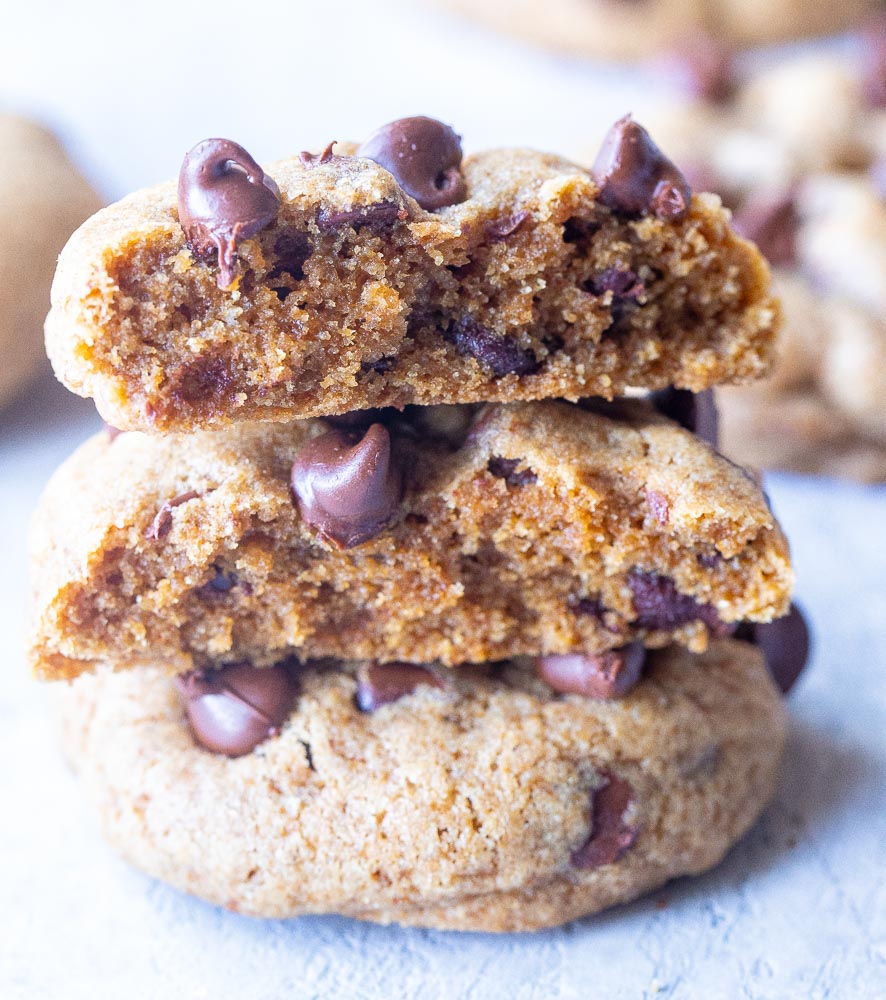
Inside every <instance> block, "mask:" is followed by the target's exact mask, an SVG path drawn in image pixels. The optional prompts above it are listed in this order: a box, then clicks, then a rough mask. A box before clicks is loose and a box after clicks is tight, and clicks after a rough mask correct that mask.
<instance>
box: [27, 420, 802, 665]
mask: <svg viewBox="0 0 886 1000" xmlns="http://www.w3.org/2000/svg"><path fill="white" fill-rule="evenodd" d="M588 406H590V407H592V408H583V407H581V406H578V405H573V404H569V403H552V402H545V403H522V404H512V405H503V404H493V405H490V406H489V407H486V408H483V409H480V410H477V411H474V410H471V409H470V408H461V409H459V408H454V409H443V410H431V411H428V410H426V409H424V408H416V409H415V410H407V412H406V413H404V414H402V415H401V414H399V413H397V412H396V411H393V412H390V411H386V412H381V413H380V412H376V413H374V414H372V413H371V414H363V415H360V414H357V415H353V416H352V417H351V418H349V421H350V422H349V423H348V424H346V425H341V424H335V423H330V422H329V421H322V420H317V421H296V422H294V423H292V424H248V425H240V426H238V427H235V428H232V429H230V430H228V431H224V432H205V433H200V434H194V435H182V436H164V437H158V436H154V435H145V434H139V433H130V434H121V435H117V436H116V437H113V438H112V437H111V436H110V435H106V434H101V435H99V436H97V437H95V438H94V439H93V440H91V441H89V442H88V443H87V444H85V445H84V446H83V447H82V448H81V449H79V450H78V452H77V453H76V454H75V455H74V456H73V457H72V458H71V459H70V460H69V461H68V462H67V463H66V464H65V465H64V466H63V467H62V468H61V469H60V470H59V471H58V472H57V473H56V475H55V476H54V478H53V480H52V481H51V483H50V485H49V487H48V488H47V491H46V494H45V496H44V498H43V501H42V504H41V506H40V508H39V510H38V512H37V514H36V516H35V519H34V524H33V537H32V553H33V579H34V584H35V590H36V600H35V624H34V630H33V639H32V662H33V664H34V668H35V670H36V672H37V673H38V674H39V675H40V676H42V677H45V678H50V679H51V678H57V677H71V676H74V675H76V674H77V673H80V672H81V671H83V670H89V669H91V668H93V667H94V666H95V665H97V664H99V663H102V662H104V663H112V664H113V665H114V666H115V668H118V669H119V668H123V667H128V666H133V665H138V664H140V663H142V664H144V663H153V662H160V663H162V664H163V665H164V666H165V667H166V669H168V670H169V671H171V672H176V673H181V672H186V671H190V670H193V669H195V668H200V667H205V666H215V665H217V664H219V663H224V662H236V661H239V660H249V661H251V662H253V663H257V664H262V663H265V662H274V661H275V660H278V659H280V658H282V657H284V656H286V655H289V654H294V655H296V656H298V657H299V658H300V659H307V658H310V657H316V656H337V657H340V658H354V657H360V658H366V659H374V660H381V661H390V660H406V661H408V662H414V663H427V662H432V661H441V662H443V663H446V664H455V663H460V662H469V663H480V662H487V661H490V660H496V659H502V658H506V657H510V656H514V655H518V654H528V655H538V654H542V653H566V652H582V653H595V652H600V651H603V650H609V649H613V648H615V647H620V646H623V645H625V644H626V643H630V642H633V641H634V640H637V639H641V640H642V641H643V642H645V643H646V645H648V646H662V645H665V644H667V643H669V642H672V641H678V642H681V643H684V644H686V645H687V646H689V647H690V648H692V649H695V650H701V649H703V648H704V646H705V645H706V643H707V641H708V639H709V637H711V636H717V635H724V634H726V633H727V632H728V631H729V630H730V627H731V624H732V623H736V622H739V621H743V620H752V621H770V620H772V619H773V618H777V617H778V616H779V615H782V614H784V613H785V612H786V611H787V610H788V604H789V599H790V593H791V589H792V586H793V573H792V570H791V566H790V558H789V553H788V546H787V542H786V540H785V538H784V535H783V534H782V532H781V529H780V528H779V526H778V524H777V522H776V520H775V518H774V516H773V514H772V512H771V510H770V509H769V506H768V504H767V502H766V499H765V497H764V496H763V494H762V492H761V490H760V487H759V485H758V484H757V483H756V482H755V481H754V480H753V479H752V478H751V477H750V476H749V475H747V474H746V473H745V472H743V471H742V470H741V469H740V468H738V467H737V466H735V465H733V464H732V463H731V462H729V461H727V460H726V459H725V458H723V457H722V456H721V455H719V454H718V453H717V452H716V451H714V450H713V449H712V448H711V447H709V446H708V445H707V444H705V443H704V442H703V441H702V440H700V438H699V437H697V436H696V435H694V434H692V433H690V432H689V431H688V430H685V429H683V428H682V427H679V426H677V425H676V424H674V423H672V422H671V421H669V420H666V419H665V418H663V417H661V416H659V415H657V414H656V413H655V412H654V411H653V410H652V409H651V407H650V406H648V405H647V404H645V403H642V402H640V401H634V402H624V403H621V404H588ZM373 421H374V423H373Z"/></svg>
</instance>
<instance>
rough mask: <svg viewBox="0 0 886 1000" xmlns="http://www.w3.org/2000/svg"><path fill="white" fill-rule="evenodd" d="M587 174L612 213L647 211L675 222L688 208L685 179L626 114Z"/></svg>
mask: <svg viewBox="0 0 886 1000" xmlns="http://www.w3.org/2000/svg"><path fill="white" fill-rule="evenodd" d="M591 173H592V174H593V177H594V180H595V181H596V182H597V184H598V185H599V187H600V201H601V202H602V203H603V204H604V205H607V206H608V207H609V208H611V209H612V210H613V211H615V212H624V213H626V214H627V215H644V214H646V213H649V212H651V213H652V214H653V215H655V216H656V218H659V219H662V220H664V221H665V222H676V221H678V220H680V219H682V218H683V217H684V216H685V215H686V212H687V211H688V210H689V204H690V202H691V200H692V192H691V190H690V189H689V185H688V184H687V183H686V178H685V177H684V176H683V175H682V174H681V173H680V171H679V170H678V169H677V168H676V167H675V166H674V164H673V163H672V162H671V161H670V160H669V159H668V158H667V157H666V156H665V155H664V153H662V151H661V150H660V149H659V148H658V146H656V145H655V143H654V142H653V141H652V139H651V138H650V136H649V133H648V132H647V131H646V129H644V128H643V127H642V126H641V125H638V124H637V123H636V122H635V121H634V120H633V119H632V118H631V116H630V115H627V116H625V117H624V118H621V119H620V120H619V121H617V122H616V123H615V124H614V125H613V126H612V128H611V129H610V130H609V132H608V133H607V135H606V138H605V139H604V140H603V145H602V147H601V148H600V152H599V153H598V154H597V159H596V160H595V161H594V166H593V167H592V168H591Z"/></svg>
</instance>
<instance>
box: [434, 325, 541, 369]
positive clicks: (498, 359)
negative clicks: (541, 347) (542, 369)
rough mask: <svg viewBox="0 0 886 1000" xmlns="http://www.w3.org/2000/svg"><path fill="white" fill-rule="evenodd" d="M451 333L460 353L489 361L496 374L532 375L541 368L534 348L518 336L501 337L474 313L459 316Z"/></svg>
mask: <svg viewBox="0 0 886 1000" xmlns="http://www.w3.org/2000/svg"><path fill="white" fill-rule="evenodd" d="M448 336H449V338H450V339H451V340H452V342H453V343H454V344H455V349H456V350H457V351H458V353H459V354H468V355H470V356H471V357H472V358H476V359H477V360H478V361H479V362H480V364H483V365H487V366H488V367H489V368H491V369H492V374H493V375H494V376H495V377H496V378H501V377H502V376H504V375H532V374H533V372H537V371H538V369H539V364H538V361H537V360H536V357H535V352H534V351H531V350H529V349H527V348H525V347H521V346H520V344H519V343H518V342H517V340H516V338H515V337H502V336H501V335H500V334H497V333H493V331H492V330H487V329H486V327H484V326H481V325H480V324H479V323H478V322H477V321H476V320H475V319H474V318H473V317H471V316H463V317H462V318H461V319H460V320H458V322H457V323H455V324H454V325H453V327H452V330H451V331H450V333H449V335H448Z"/></svg>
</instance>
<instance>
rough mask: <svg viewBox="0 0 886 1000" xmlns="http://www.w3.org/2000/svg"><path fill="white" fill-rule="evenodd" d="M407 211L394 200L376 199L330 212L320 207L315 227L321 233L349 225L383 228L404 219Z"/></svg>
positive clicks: (355, 227) (354, 227)
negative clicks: (369, 203)
mask: <svg viewBox="0 0 886 1000" xmlns="http://www.w3.org/2000/svg"><path fill="white" fill-rule="evenodd" d="M408 217H409V213H408V212H407V211H406V209H405V208H404V207H403V206H402V205H398V204H397V202H396V201H377V202H374V203H373V204H371V205H356V206H355V207H354V208H348V209H343V210H341V211H335V212H331V211H329V210H328V209H325V208H324V209H321V211H320V213H319V215H318V216H317V228H318V229H319V230H320V232H321V233H328V232H332V231H333V230H334V229H342V228H343V227H345V226H351V227H352V228H353V229H360V228H361V227H362V226H368V227H369V228H370V229H384V228H385V227H387V226H392V225H393V224H394V223H395V222H396V221H397V220H398V219H406V218H408Z"/></svg>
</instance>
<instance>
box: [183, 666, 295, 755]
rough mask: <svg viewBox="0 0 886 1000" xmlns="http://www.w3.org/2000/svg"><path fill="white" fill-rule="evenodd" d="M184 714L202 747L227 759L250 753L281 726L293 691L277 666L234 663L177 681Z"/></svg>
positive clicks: (290, 680) (284, 672)
mask: <svg viewBox="0 0 886 1000" xmlns="http://www.w3.org/2000/svg"><path fill="white" fill-rule="evenodd" d="M177 684H178V688H179V691H180V692H181V694H182V697H183V698H184V701H185V712H186V713H187V716H188V721H189V722H190V724H191V729H192V731H193V733H194V737H195V739H196V740H197V742H198V743H200V744H201V746H204V747H206V749H207V750H212V751H213V752H214V753H223V754H226V755H227V756H228V757H240V756H242V755H243V754H246V753H249V752H250V751H251V750H254V749H255V747H257V746H258V744H259V743H262V742H263V741H264V740H266V739H267V738H268V737H269V736H274V735H275V734H276V733H277V731H278V729H279V727H280V726H281V725H282V724H283V722H284V721H285V719H286V717H287V716H288V715H289V711H290V709H291V708H292V703H293V701H294V699H295V696H296V693H297V690H298V687H297V685H296V683H295V681H294V680H293V678H292V677H291V675H290V673H289V671H288V670H287V669H286V667H284V666H283V665H281V664H278V665H277V666H274V667H262V668H260V669H259V668H258V667H253V666H252V665H251V664H249V663H236V664H232V665H231V666H229V667H222V668H221V669H220V670H210V671H206V672H199V673H193V674H186V675H185V676H183V677H179V678H177Z"/></svg>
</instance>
